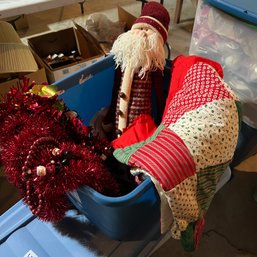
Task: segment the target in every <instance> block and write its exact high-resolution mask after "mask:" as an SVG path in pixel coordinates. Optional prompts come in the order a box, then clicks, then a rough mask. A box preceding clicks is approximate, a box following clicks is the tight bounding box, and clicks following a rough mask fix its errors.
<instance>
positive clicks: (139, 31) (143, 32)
mask: <svg viewBox="0 0 257 257" xmlns="http://www.w3.org/2000/svg"><path fill="white" fill-rule="evenodd" d="M131 32H132V34H135V35H138V36H140V37H145V38H148V37H150V36H151V35H153V34H155V33H156V32H155V31H153V30H152V29H150V28H149V27H147V26H140V27H135V28H133V29H131Z"/></svg>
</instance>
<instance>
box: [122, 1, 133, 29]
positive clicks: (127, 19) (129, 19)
mask: <svg viewBox="0 0 257 257" xmlns="http://www.w3.org/2000/svg"><path fill="white" fill-rule="evenodd" d="M118 17H119V21H120V22H124V23H125V24H126V28H125V30H126V31H127V30H129V29H131V27H132V25H133V24H134V22H135V20H136V17H135V16H134V15H132V14H131V13H129V12H128V11H126V10H125V9H124V8H122V7H121V6H119V5H118Z"/></svg>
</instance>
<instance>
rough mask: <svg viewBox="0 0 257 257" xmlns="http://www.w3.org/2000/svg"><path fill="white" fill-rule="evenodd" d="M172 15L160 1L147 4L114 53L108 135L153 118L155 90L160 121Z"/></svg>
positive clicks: (118, 40) (119, 39)
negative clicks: (111, 131) (114, 64)
mask: <svg viewBox="0 0 257 257" xmlns="http://www.w3.org/2000/svg"><path fill="white" fill-rule="evenodd" d="M169 22H170V16H169V13H168V11H167V10H166V9H165V7H164V6H163V5H161V4H159V3H157V2H149V3H146V4H145V5H144V7H143V9H142V12H141V15H140V17H139V18H137V19H136V21H135V22H134V24H133V26H132V28H131V30H129V31H127V32H125V33H123V34H121V35H120V36H119V37H118V38H117V39H116V41H115V42H114V44H113V47H112V49H111V53H112V54H113V55H114V60H115V63H116V73H115V81H114V88H113V94H112V101H111V106H110V108H109V111H108V113H107V115H106V117H105V119H104V120H103V124H102V125H103V129H104V130H105V131H106V132H107V131H110V130H112V129H113V126H115V132H116V134H115V137H116V136H119V135H121V134H122V132H123V131H124V129H125V128H127V127H128V126H129V125H130V124H131V123H132V122H133V121H134V120H135V118H138V117H139V116H140V115H142V114H147V115H150V116H151V115H152V88H154V90H155V95H156V103H157V122H158V119H159V121H160V118H161V115H162V111H163V108H164V104H165V100H164V93H163V70H164V66H165V48H164V45H165V43H166V40H167V37H168V28H169Z"/></svg>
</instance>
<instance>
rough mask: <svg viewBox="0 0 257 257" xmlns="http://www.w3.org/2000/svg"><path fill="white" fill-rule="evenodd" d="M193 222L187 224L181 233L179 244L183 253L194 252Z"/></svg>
mask: <svg viewBox="0 0 257 257" xmlns="http://www.w3.org/2000/svg"><path fill="white" fill-rule="evenodd" d="M194 231H195V222H192V223H189V224H188V226H187V228H186V230H185V231H181V240H180V242H181V244H182V247H183V249H184V250H185V251H187V252H193V251H194V250H195V242H194Z"/></svg>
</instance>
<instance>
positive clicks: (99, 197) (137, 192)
mask: <svg viewBox="0 0 257 257" xmlns="http://www.w3.org/2000/svg"><path fill="white" fill-rule="evenodd" d="M151 188H154V189H155V187H154V184H153V182H152V180H151V179H150V177H146V178H145V180H144V181H143V182H142V183H141V184H139V185H138V186H137V187H136V188H135V189H134V190H132V191H131V192H129V193H128V194H126V195H123V196H118V197H111V196H106V195H103V194H101V193H99V192H97V191H95V190H94V189H93V188H91V187H89V186H82V187H80V188H78V189H77V192H78V193H82V194H83V193H86V194H87V195H90V196H91V197H92V198H93V199H94V200H95V202H97V203H99V204H102V205H105V206H111V205H119V206H120V205H121V204H122V203H126V204H129V203H130V202H132V203H134V202H135V200H136V199H138V198H139V197H141V196H142V195H143V194H144V193H145V192H146V191H148V190H149V189H151Z"/></svg>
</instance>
